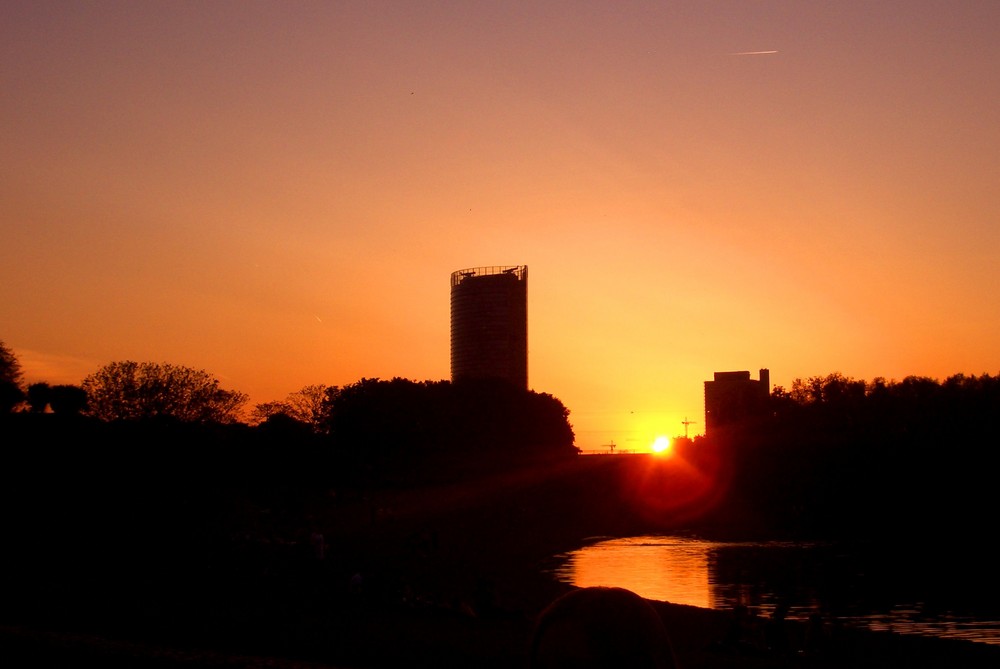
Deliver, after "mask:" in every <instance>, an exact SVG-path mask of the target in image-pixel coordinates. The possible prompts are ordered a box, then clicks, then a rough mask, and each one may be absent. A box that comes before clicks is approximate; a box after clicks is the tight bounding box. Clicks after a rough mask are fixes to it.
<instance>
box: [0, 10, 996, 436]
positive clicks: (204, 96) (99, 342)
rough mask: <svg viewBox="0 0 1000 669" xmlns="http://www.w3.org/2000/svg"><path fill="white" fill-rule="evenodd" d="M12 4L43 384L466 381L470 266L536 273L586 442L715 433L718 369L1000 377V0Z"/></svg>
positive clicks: (8, 189)
mask: <svg viewBox="0 0 1000 669" xmlns="http://www.w3.org/2000/svg"><path fill="white" fill-rule="evenodd" d="M0 13H2V16H0V102H2V104H0V147H2V150H0V240H2V242H0V340H3V341H4V342H5V343H6V344H7V345H8V346H10V347H11V348H12V349H13V350H14V352H15V354H16V355H17V356H18V357H19V359H20V360H21V362H22V364H23V366H24V369H25V373H26V377H27V379H28V380H29V381H38V380H45V381H49V382H50V383H79V382H80V381H81V380H82V379H83V377H84V376H85V375H86V374H88V373H90V372H92V371H95V370H96V369H97V368H98V367H99V366H101V365H103V364H105V363H107V362H110V361H113V360H125V359H132V360H140V361H145V360H148V361H154V362H171V363H175V364H182V365H188V366H192V367H197V368H202V369H206V370H207V371H209V372H210V373H212V374H213V375H215V376H217V377H218V378H220V379H221V380H222V381H223V384H224V385H225V386H226V387H227V388H231V389H235V390H240V391H242V392H245V393H248V394H249V395H250V396H251V398H252V401H253V402H263V401H269V400H274V399H280V398H282V397H283V396H284V395H286V394H287V393H289V392H292V391H294V390H297V389H298V388H300V387H302V386H304V385H307V384H313V383H325V384H328V385H343V384H348V383H352V382H354V381H357V380H359V379H360V378H362V377H380V378H391V377H393V376H401V377H404V378H410V379H414V380H438V379H446V378H449V375H450V369H449V339H448V338H449V276H450V274H451V272H452V271H454V270H458V269H463V268H467V267H477V266H484V265H513V264H526V265H528V267H529V280H528V299H529V383H530V385H531V387H532V388H533V389H534V390H537V391H540V392H547V393H551V394H553V395H555V396H556V397H558V398H559V399H561V400H562V401H563V402H564V403H565V404H566V406H567V407H568V408H569V409H570V411H571V412H572V413H571V421H572V423H573V425H574V428H575V430H576V433H577V443H578V445H579V446H581V447H583V448H597V447H599V446H600V445H602V444H607V443H610V442H611V441H612V440H613V441H614V442H615V443H616V444H617V445H618V446H619V447H620V448H623V449H629V448H646V447H647V446H648V445H649V443H650V442H651V441H652V439H653V437H655V436H656V434H658V433H665V434H668V435H679V434H683V432H684V427H683V425H682V424H681V421H682V420H683V419H684V418H685V416H687V417H689V418H690V419H691V420H694V421H698V422H697V423H695V424H693V425H692V426H691V433H692V434H698V433H700V432H701V431H702V430H703V425H702V423H703V416H702V412H703V405H702V389H703V386H702V383H703V381H705V380H707V379H710V378H711V377H712V373H713V372H714V371H723V370H743V369H746V370H750V371H751V372H752V373H753V376H754V378H756V376H757V370H758V369H759V368H760V367H768V368H770V370H771V380H772V382H773V383H774V384H778V385H784V386H786V387H787V386H788V385H790V384H791V382H792V380H793V379H794V378H796V377H808V376H813V375H825V374H828V373H831V372H834V371H839V372H842V373H844V374H846V375H849V376H853V377H855V378H863V379H871V378H874V377H876V376H885V377H887V378H902V377H904V376H906V375H909V374H919V375H925V376H931V377H934V378H939V379H943V378H944V377H946V376H949V375H951V374H955V373H959V372H962V373H966V374H982V373H989V374H997V373H1000V347H998V345H997V344H998V342H1000V286H998V279H997V267H998V266H1000V263H998V260H1000V216H998V214H1000V181H998V178H1000V177H998V175H1000V83H998V82H1000V42H998V40H997V39H996V35H997V34H998V30H1000V3H996V2H993V1H991V0H990V1H982V2H955V3H944V2H929V1H920V0H915V1H911V2H895V3H890V2H885V3H871V2H852V1H847V2H837V3H803V2H798V1H794V2H793V1H791V0H789V1H783V2H772V1H768V0H762V1H758V2H736V1H733V2H657V3H653V2H643V3H638V2H636V3H629V2H625V3H604V2H582V1H581V2H548V3H546V2H540V3H520V2H518V3H499V2H498V3H468V2H438V3H412V2H377V3H360V2H358V3H351V2H344V3H337V2H292V3H284V2H212V1H209V2H147V3H139V4H135V3H130V2H101V3H78V2H65V3H59V2H57V3H44V4H43V3H35V2H17V1H15V2H7V3H4V6H3V9H2V10H0ZM751 51H776V53H767V54H754V55H736V54H742V53H744V52H751Z"/></svg>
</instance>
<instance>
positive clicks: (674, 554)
mask: <svg viewBox="0 0 1000 669" xmlns="http://www.w3.org/2000/svg"><path fill="white" fill-rule="evenodd" d="M709 546H710V544H708V543H706V542H700V541H687V540H679V539H674V538H671V537H658V536H649V537H632V538H628V539H614V540H611V541H602V542H600V543H598V544H594V545H593V546H588V547H586V548H583V549H581V550H579V551H575V552H574V553H572V554H571V555H570V561H569V564H568V569H567V573H566V577H567V578H568V580H569V581H570V582H571V583H573V585H575V586H577V587H581V588H584V587H591V586H602V585H603V586H617V587H622V588H627V589H629V590H631V591H633V592H635V593H637V594H638V595H640V596H642V597H646V598H647V599H658V600H661V601H665V602H674V603H676V604H686V605H689V606H700V607H702V608H706V609H707V608H712V607H713V606H714V598H713V597H712V592H711V587H710V585H709V569H708V548H709Z"/></svg>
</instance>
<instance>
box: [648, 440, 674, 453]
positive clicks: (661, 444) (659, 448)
mask: <svg viewBox="0 0 1000 669" xmlns="http://www.w3.org/2000/svg"><path fill="white" fill-rule="evenodd" d="M651 448H652V450H653V452H654V453H666V452H667V451H669V450H670V439H668V438H667V437H657V438H656V439H654V440H653V445H652V447H651Z"/></svg>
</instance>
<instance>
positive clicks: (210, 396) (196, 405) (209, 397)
mask: <svg viewBox="0 0 1000 669" xmlns="http://www.w3.org/2000/svg"><path fill="white" fill-rule="evenodd" d="M83 390H84V392H85V393H86V397H87V410H86V412H87V414H89V415H91V416H94V417H97V418H100V419H102V420H106V421H110V420H134V419H141V418H153V417H160V416H162V417H170V418H175V419H178V420H180V421H183V422H190V423H208V422H215V423H232V422H236V421H237V420H238V418H239V413H240V410H241V409H242V408H243V406H244V405H245V404H246V402H247V396H246V395H244V394H243V393H239V392H235V391H230V390H224V389H223V388H221V387H220V385H219V381H218V380H217V379H215V378H213V377H212V376H211V375H209V374H208V372H205V371H204V370H196V369H192V368H190V367H183V366H180V365H172V364H168V363H165V364H157V363H152V362H142V363H139V362H133V361H131V360H126V361H122V362H112V363H109V364H107V365H105V366H104V367H102V368H100V369H99V370H97V371H96V372H94V373H93V374H91V375H90V376H88V377H87V378H86V379H84V380H83Z"/></svg>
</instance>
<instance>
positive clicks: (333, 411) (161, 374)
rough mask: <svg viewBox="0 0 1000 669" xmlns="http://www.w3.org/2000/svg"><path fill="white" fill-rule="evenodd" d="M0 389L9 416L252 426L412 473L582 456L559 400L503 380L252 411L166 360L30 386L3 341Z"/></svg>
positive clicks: (431, 384) (391, 385) (318, 397)
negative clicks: (72, 382) (427, 465)
mask: <svg viewBox="0 0 1000 669" xmlns="http://www.w3.org/2000/svg"><path fill="white" fill-rule="evenodd" d="M0 384H2V391H0V395H2V397H3V398H4V402H3V405H2V406H0V411H2V412H4V413H11V412H16V413H24V414H46V413H51V414H56V415H62V416H66V415H69V416H79V417H81V418H87V419H90V420H93V421H99V422H102V423H116V422H142V423H146V424H151V423H152V422H156V423H157V424H158V425H159V426H162V425H164V424H166V423H182V424H190V425H201V426H206V427H207V426H230V427H233V428H234V429H235V428H239V427H244V428H245V427H253V428H255V429H256V430H258V431H259V432H260V433H261V434H262V435H265V436H267V437H270V438H274V439H280V440H282V441H284V442H285V443H287V442H290V441H295V442H298V443H307V442H308V443H311V442H314V441H317V440H318V441H322V443H324V444H325V445H326V446H327V447H328V448H332V449H333V450H334V451H335V452H337V453H339V454H340V455H341V456H342V457H341V459H342V461H343V463H344V464H347V465H351V466H354V467H367V468H371V467H375V466H378V467H381V468H383V469H385V468H388V467H389V466H390V464H393V466H394V467H395V468H396V469H398V468H400V467H403V466H404V465H405V466H411V467H412V466H414V465H415V463H417V462H419V461H422V460H433V461H436V462H439V463H440V462H443V461H444V460H446V459H449V458H452V459H453V458H455V457H460V458H461V457H462V456H464V455H468V453H466V451H468V452H469V453H472V452H474V453H475V454H476V457H477V458H480V459H492V460H503V459H513V458H516V459H525V458H534V457H560V456H567V455H575V454H576V453H577V450H576V448H575V446H574V443H573V442H574V433H573V429H572V425H571V424H570V422H569V411H568V410H567V409H566V407H565V406H564V405H563V404H562V402H561V401H559V400H558V399H557V398H555V397H553V396H552V395H550V394H547V393H539V392H535V391H527V390H523V389H519V388H516V387H514V386H512V385H510V384H507V383H505V382H503V381H492V380H483V381H468V382H462V383H458V384H455V383H452V382H450V381H413V380H409V379H403V378H393V379H389V380H383V379H369V378H363V379H361V380H359V381H357V382H355V383H352V384H348V385H345V386H342V387H339V386H328V385H323V384H315V385H308V386H305V387H303V388H301V389H300V390H298V391H295V392H292V393H289V394H288V395H287V396H286V397H285V398H284V399H282V400H279V401H272V402H265V403H261V404H257V405H255V406H254V407H253V408H252V409H250V410H248V409H247V403H248V397H247V395H245V394H243V393H240V392H237V391H233V390H228V389H226V388H223V387H222V385H221V384H220V382H219V380H218V379H216V378H215V377H213V376H212V375H211V374H209V373H208V372H206V371H203V370H197V369H192V368H190V367H185V366H182V365H174V364H169V363H163V364H161V363H152V362H135V361H119V362H111V363H108V364H106V365H104V366H102V367H101V368H100V369H98V370H97V371H95V372H94V373H92V374H90V375H88V376H87V377H86V378H85V379H84V380H83V382H82V384H81V385H80V386H69V385H66V386H63V385H58V386H50V385H49V384H47V383H33V384H30V385H28V386H27V387H26V388H23V387H22V386H23V375H22V372H21V369H20V364H19V362H18V361H17V358H16V356H14V354H13V352H12V351H11V350H10V349H9V348H7V347H6V346H5V345H3V343H2V342H0ZM466 459H468V458H466Z"/></svg>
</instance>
